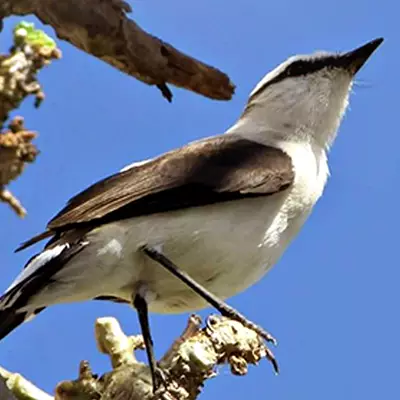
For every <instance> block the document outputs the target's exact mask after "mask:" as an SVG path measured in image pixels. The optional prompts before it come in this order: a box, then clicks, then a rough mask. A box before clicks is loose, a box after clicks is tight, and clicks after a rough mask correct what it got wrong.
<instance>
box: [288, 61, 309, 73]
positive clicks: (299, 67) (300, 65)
mask: <svg viewBox="0 0 400 400" xmlns="http://www.w3.org/2000/svg"><path fill="white" fill-rule="evenodd" d="M306 72H307V68H306V65H305V64H304V62H296V63H294V64H292V65H289V67H288V68H287V69H286V76H299V75H304V74H305V73H306Z"/></svg>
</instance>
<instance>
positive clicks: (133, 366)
mask: <svg viewBox="0 0 400 400" xmlns="http://www.w3.org/2000/svg"><path fill="white" fill-rule="evenodd" d="M201 326H202V322H201V320H200V317H198V316H194V315H193V316H191V317H190V319H189V322H188V325H187V327H186V328H185V330H184V332H183V333H182V334H181V336H180V337H179V338H178V339H177V340H175V342H174V343H173V344H172V346H171V348H170V349H169V350H168V351H167V352H166V354H165V355H164V356H163V357H162V358H161V360H160V361H159V366H160V367H161V368H162V369H163V371H164V372H165V378H166V379H165V386H161V387H160V388H159V389H158V391H157V393H155V394H153V393H152V381H151V375H150V369H149V367H148V366H147V365H146V364H143V363H141V362H138V361H137V359H136V357H135V355H134V351H135V350H138V349H143V348H144V344H143V339H142V337H141V336H126V335H125V334H124V332H123V331H122V329H121V327H120V325H119V323H118V321H117V320H116V319H115V318H111V317H105V318H99V319H98V320H97V321H96V326H95V332H96V335H95V336H96V342H97V347H98V349H99V350H100V351H101V352H102V353H104V354H107V355H108V356H109V357H110V361H111V365H112V371H110V372H107V373H105V374H104V375H102V376H100V377H99V376H98V375H95V374H93V372H92V370H91V368H90V366H89V363H88V362H87V361H82V362H81V363H80V366H79V375H78V378H77V379H76V380H72V381H64V382H61V383H59V384H58V385H57V387H56V389H55V400H156V399H162V400H194V399H196V398H197V397H198V396H199V394H200V392H201V390H202V389H203V386H204V384H205V383H206V381H207V380H208V379H210V378H214V377H216V376H217V367H218V366H219V365H223V364H228V365H229V366H230V369H231V372H232V373H233V374H234V375H246V374H247V372H248V366H249V364H258V362H259V361H260V360H261V359H263V358H265V359H268V354H270V350H269V349H268V348H267V346H266V344H265V343H264V341H263V339H262V338H260V337H259V336H258V334H257V333H256V332H254V331H252V330H250V329H249V328H246V327H244V326H243V325H242V324H241V323H240V322H237V321H233V320H230V319H228V318H225V317H221V316H217V315H212V316H210V317H209V318H208V319H207V321H206V324H205V327H203V328H202V327H201ZM3 371H4V370H2V369H0V375H1V376H3V377H4V378H5V379H6V380H9V379H11V377H12V376H15V377H17V378H14V381H13V384H12V385H10V384H9V381H8V383H7V384H8V386H9V387H10V389H11V390H12V392H13V393H14V395H15V396H16V397H17V399H18V400H23V399H24V400H27V399H29V400H50V399H51V398H50V397H49V396H48V395H46V394H43V392H41V391H40V390H39V389H37V388H33V387H32V386H31V385H32V384H31V383H29V382H27V381H26V380H25V379H24V378H22V377H20V376H19V375H13V374H10V373H9V372H6V373H4V372H3ZM27 391H28V392H29V393H28V394H29V397H26V392H27ZM20 393H25V397H22V396H21V395H20ZM46 396H47V397H46Z"/></svg>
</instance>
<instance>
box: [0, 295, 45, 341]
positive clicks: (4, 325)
mask: <svg viewBox="0 0 400 400" xmlns="http://www.w3.org/2000/svg"><path fill="white" fill-rule="evenodd" d="M1 300H2V298H0V301H1ZM43 310H44V307H43V308H39V309H37V310H35V311H34V312H33V313H27V312H18V311H17V310H15V309H14V308H13V307H9V308H4V309H0V340H1V339H3V338H4V337H6V336H7V335H8V334H9V333H10V332H11V331H13V330H14V329H15V328H17V327H18V326H19V325H21V324H22V323H23V322H25V321H26V320H29V319H31V318H32V317H33V316H35V315H37V314H39V312H40V311H43Z"/></svg>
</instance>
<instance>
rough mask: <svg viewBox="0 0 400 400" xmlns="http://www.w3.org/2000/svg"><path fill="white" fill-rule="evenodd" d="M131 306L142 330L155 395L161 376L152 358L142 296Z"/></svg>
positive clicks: (146, 311) (145, 309)
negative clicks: (136, 314)
mask: <svg viewBox="0 0 400 400" xmlns="http://www.w3.org/2000/svg"><path fill="white" fill-rule="evenodd" d="M133 305H134V307H135V308H136V310H137V313H138V315H139V323H140V328H141V330H142V335H143V339H144V344H145V346H146V353H147V359H148V361H149V366H150V373H151V378H152V380H153V393H155V392H156V390H157V388H158V386H159V383H160V379H159V378H160V375H161V374H159V372H160V371H159V368H158V366H157V361H156V358H155V356H154V344H153V339H152V338H151V332H150V324H149V312H148V308H147V302H146V300H145V299H144V298H143V297H142V296H140V295H139V294H137V295H135V297H134V299H133Z"/></svg>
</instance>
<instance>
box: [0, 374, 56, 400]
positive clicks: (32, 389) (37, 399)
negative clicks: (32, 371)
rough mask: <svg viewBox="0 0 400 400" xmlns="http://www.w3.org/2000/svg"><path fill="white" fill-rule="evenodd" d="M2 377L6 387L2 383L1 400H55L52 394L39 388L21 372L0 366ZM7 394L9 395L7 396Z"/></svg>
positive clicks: (0, 387)
mask: <svg viewBox="0 0 400 400" xmlns="http://www.w3.org/2000/svg"><path fill="white" fill-rule="evenodd" d="M0 377H1V378H2V381H3V382H4V383H5V385H6V388H5V387H4V386H3V387H2V386H1V385H0V400H15V399H17V400H53V397H52V396H50V395H48V394H47V393H45V392H43V391H42V390H40V389H39V388H37V387H36V386H35V385H34V384H33V383H31V382H29V381H28V380H26V379H25V378H24V377H23V376H21V375H20V374H17V373H15V374H14V373H12V372H9V371H7V370H6V369H4V368H1V367H0ZM6 395H8V396H9V397H8V398H7V397H5V396H6ZM11 395H12V396H13V397H11Z"/></svg>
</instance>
